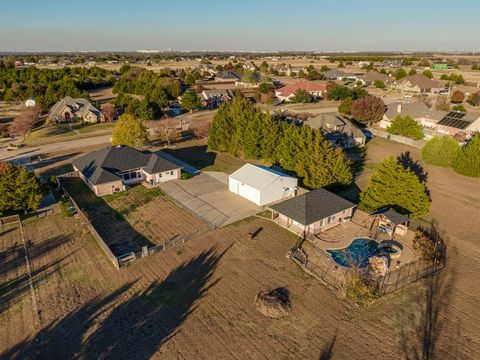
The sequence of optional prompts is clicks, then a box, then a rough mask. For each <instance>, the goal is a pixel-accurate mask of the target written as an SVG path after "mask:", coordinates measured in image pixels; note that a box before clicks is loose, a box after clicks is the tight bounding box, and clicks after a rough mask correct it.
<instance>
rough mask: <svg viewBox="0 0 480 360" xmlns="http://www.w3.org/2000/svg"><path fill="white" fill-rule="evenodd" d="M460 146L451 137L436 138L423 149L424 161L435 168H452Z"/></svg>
mask: <svg viewBox="0 0 480 360" xmlns="http://www.w3.org/2000/svg"><path fill="white" fill-rule="evenodd" d="M459 151H460V146H459V145H458V142H457V141H456V140H455V139H454V138H452V137H450V136H442V137H439V136H435V137H434V138H432V139H430V140H429V141H428V142H427V143H426V144H425V146H424V147H423V149H422V160H423V161H425V162H426V163H427V164H430V165H435V166H443V167H450V166H452V164H453V161H454V160H455V158H456V156H457V154H458V152H459Z"/></svg>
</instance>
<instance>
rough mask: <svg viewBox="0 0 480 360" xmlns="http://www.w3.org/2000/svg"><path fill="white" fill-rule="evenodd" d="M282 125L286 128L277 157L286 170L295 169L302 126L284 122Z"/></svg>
mask: <svg viewBox="0 0 480 360" xmlns="http://www.w3.org/2000/svg"><path fill="white" fill-rule="evenodd" d="M282 127H283V129H284V130H283V133H282V135H281V140H280V142H279V144H278V147H277V152H276V158H277V161H278V162H279V163H280V165H281V166H282V167H283V168H284V169H285V170H288V171H294V170H295V163H296V160H297V145H298V142H299V139H300V128H299V127H298V126H296V125H295V124H284V125H283V126H282Z"/></svg>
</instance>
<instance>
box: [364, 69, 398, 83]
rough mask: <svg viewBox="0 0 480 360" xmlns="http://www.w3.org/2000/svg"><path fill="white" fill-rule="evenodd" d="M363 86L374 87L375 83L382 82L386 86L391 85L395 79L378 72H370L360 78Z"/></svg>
mask: <svg viewBox="0 0 480 360" xmlns="http://www.w3.org/2000/svg"><path fill="white" fill-rule="evenodd" d="M358 80H359V81H361V82H362V84H363V85H372V84H373V82H374V81H377V80H378V81H382V82H383V83H384V84H385V85H386V86H388V85H390V84H391V83H392V82H393V80H394V79H393V78H391V77H390V76H388V75H385V74H382V73H380V72H378V71H373V70H372V71H369V72H367V73H366V74H365V75H363V76H360V77H359V78H358Z"/></svg>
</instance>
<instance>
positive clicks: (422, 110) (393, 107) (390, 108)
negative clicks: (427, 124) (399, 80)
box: [385, 102, 447, 122]
mask: <svg viewBox="0 0 480 360" xmlns="http://www.w3.org/2000/svg"><path fill="white" fill-rule="evenodd" d="M446 114H447V112H446V111H439V110H430V109H429V108H428V106H427V105H425V104H424V103H407V104H404V103H401V102H395V103H392V104H389V105H387V111H386V112H385V117H386V118H387V119H388V120H393V119H395V117H397V116H398V115H400V116H407V115H408V116H410V117H412V118H414V119H418V118H429V119H431V120H432V121H434V122H435V121H440V120H441V119H442V118H443V117H444V116H445V115H446Z"/></svg>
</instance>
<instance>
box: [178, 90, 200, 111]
mask: <svg viewBox="0 0 480 360" xmlns="http://www.w3.org/2000/svg"><path fill="white" fill-rule="evenodd" d="M201 105H202V101H201V100H200V98H199V97H198V95H197V93H196V92H195V90H194V89H189V90H187V91H185V93H184V94H183V95H182V107H183V108H184V109H186V110H188V111H193V110H197V109H200V106H201Z"/></svg>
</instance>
